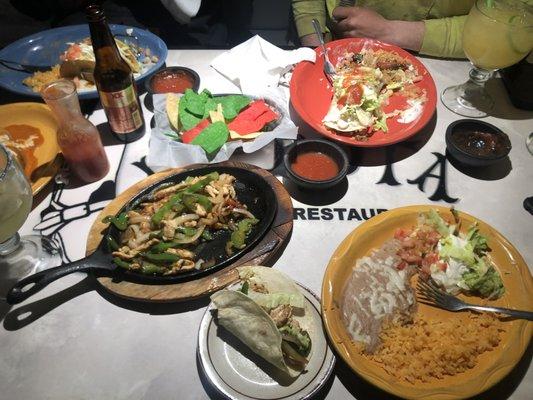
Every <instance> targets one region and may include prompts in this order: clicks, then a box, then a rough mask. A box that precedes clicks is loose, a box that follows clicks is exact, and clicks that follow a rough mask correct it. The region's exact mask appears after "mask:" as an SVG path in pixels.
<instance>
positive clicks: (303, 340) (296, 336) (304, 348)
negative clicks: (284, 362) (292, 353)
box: [279, 324, 311, 357]
mask: <svg viewBox="0 0 533 400" xmlns="http://www.w3.org/2000/svg"><path fill="white" fill-rule="evenodd" d="M279 331H280V333H281V334H282V335H283V337H284V339H285V340H286V341H287V342H289V344H291V345H293V348H294V349H295V350H296V351H298V353H299V354H300V355H302V356H304V357H307V356H308V355H309V352H310V350H311V338H310V337H309V334H308V333H307V332H306V331H302V330H299V329H297V328H295V327H294V326H292V325H290V324H288V325H285V326H282V327H281V328H279Z"/></svg>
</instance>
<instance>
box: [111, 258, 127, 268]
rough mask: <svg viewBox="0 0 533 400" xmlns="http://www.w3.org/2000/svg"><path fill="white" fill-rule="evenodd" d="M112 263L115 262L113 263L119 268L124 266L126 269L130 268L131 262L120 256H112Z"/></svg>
mask: <svg viewBox="0 0 533 400" xmlns="http://www.w3.org/2000/svg"><path fill="white" fill-rule="evenodd" d="M113 263H115V265H117V266H119V267H120V268H124V269H128V270H130V269H131V264H130V263H129V262H127V261H124V260H122V259H121V258H118V257H115V258H113Z"/></svg>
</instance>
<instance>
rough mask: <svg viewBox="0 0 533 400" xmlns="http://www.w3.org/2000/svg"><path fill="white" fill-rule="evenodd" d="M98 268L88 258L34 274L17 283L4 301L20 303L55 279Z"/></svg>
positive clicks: (92, 258) (90, 257)
mask: <svg viewBox="0 0 533 400" xmlns="http://www.w3.org/2000/svg"><path fill="white" fill-rule="evenodd" d="M98 267H101V266H100V265H99V264H96V263H95V259H94V257H93V256H89V257H85V258H82V259H81V260H78V261H74V262H71V263H68V264H63V265H60V266H59V267H55V268H50V269H45V270H44V271H41V272H37V273H36V274H33V275H30V276H27V277H26V278H24V279H21V280H20V281H18V282H17V283H16V284H15V285H14V286H13V287H12V288H11V289H10V290H9V292H8V293H7V296H6V301H7V302H8V303H9V304H17V303H20V302H21V301H24V300H26V299H27V298H28V297H30V296H32V295H34V294H35V293H37V292H39V291H41V290H42V289H43V288H45V287H46V286H47V285H48V284H49V283H51V282H53V281H55V280H56V279H59V278H61V277H63V276H65V275H69V274H72V273H74V272H89V271H90V270H93V269H95V268H98ZM28 285H32V286H31V287H29V288H28V289H26V290H24V288H25V287H27V286H28Z"/></svg>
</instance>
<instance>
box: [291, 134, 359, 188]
mask: <svg viewBox="0 0 533 400" xmlns="http://www.w3.org/2000/svg"><path fill="white" fill-rule="evenodd" d="M309 152H316V153H322V154H325V155H327V156H329V157H331V158H332V159H333V160H334V161H335V163H337V166H338V167H339V172H338V173H337V175H336V176H334V177H333V178H331V179H327V180H323V181H317V180H311V179H308V178H304V177H302V176H300V175H298V174H297V173H296V172H294V171H293V170H292V163H293V161H294V160H295V158H296V156H297V155H298V154H302V153H309ZM283 164H284V165H285V170H286V171H287V177H288V178H289V179H290V180H292V181H293V182H294V183H295V184H296V185H298V186H300V187H302V188H304V189H326V188H330V187H332V186H335V185H336V184H338V183H340V182H341V181H342V180H343V179H344V177H345V176H346V174H347V172H348V166H349V162H348V156H347V155H346V152H345V151H344V150H343V149H342V148H341V147H340V146H338V145H336V144H335V143H333V142H328V141H327V140H320V139H313V140H300V141H297V142H294V143H293V144H292V145H291V146H290V147H289V148H288V149H287V151H286V152H285V155H284V156H283Z"/></svg>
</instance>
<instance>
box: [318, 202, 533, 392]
mask: <svg viewBox="0 0 533 400" xmlns="http://www.w3.org/2000/svg"><path fill="white" fill-rule="evenodd" d="M431 210H433V211H431ZM435 211H436V213H437V214H439V215H441V216H442V217H443V218H444V219H445V220H447V221H453V219H454V218H455V219H456V221H460V224H457V225H451V226H452V228H450V232H451V230H452V229H453V228H454V227H455V226H457V229H455V230H454V232H455V233H454V234H456V235H458V236H459V235H460V236H461V237H466V236H467V235H470V236H471V229H470V227H475V230H476V231H477V232H479V234H480V237H481V235H482V237H484V238H486V241H487V244H488V248H487V249H488V250H487V258H486V259H485V261H486V262H487V264H489V265H492V266H493V268H491V269H492V271H491V272H493V273H494V276H496V278H497V279H498V282H499V284H500V286H499V287H498V286H497V285H496V287H497V288H499V289H502V286H501V285H502V284H503V290H499V292H498V295H497V296H492V297H498V298H497V299H496V300H494V299H491V296H485V297H483V296H482V295H481V294H479V293H477V294H474V293H468V292H467V294H459V295H458V297H460V298H463V299H464V300H466V301H467V302H470V303H474V304H487V305H495V306H501V307H507V308H514V309H520V310H528V311H530V310H533V299H532V297H531V295H530V293H532V292H533V278H532V276H531V273H530V271H529V269H528V267H527V265H526V263H525V261H524V260H523V258H522V257H521V256H520V254H519V253H518V251H517V250H516V249H515V248H514V247H513V245H511V244H510V243H509V241H508V240H507V239H505V238H504V237H503V236H502V235H501V234H500V233H499V232H497V231H496V230H495V229H493V228H492V227H491V226H489V225H488V224H486V223H484V222H482V221H480V220H478V219H476V218H474V217H472V216H470V215H468V214H465V213H462V212H455V217H453V216H452V215H453V214H454V213H451V212H450V209H448V208H445V207H439V206H427V205H421V206H409V207H402V208H397V209H394V210H391V211H388V212H385V213H382V214H380V215H378V216H376V217H374V218H372V219H370V220H368V221H366V222H365V223H363V224H362V225H360V226H359V227H358V228H356V229H355V230H354V231H353V232H352V233H351V234H349V235H348V236H347V237H346V238H345V239H344V241H343V242H342V243H341V244H340V246H339V247H338V248H337V250H336V251H335V253H334V254H333V256H332V257H331V259H330V262H329V265H328V267H327V270H326V273H325V276H324V281H323V284H322V310H323V313H322V315H323V318H324V324H325V327H326V331H327V332H328V335H329V337H330V339H331V342H332V343H333V346H334V347H335V348H336V350H337V352H338V353H339V354H340V355H341V357H342V358H343V359H344V361H345V362H346V363H347V364H348V365H349V366H350V368H351V369H352V370H353V371H354V372H356V373H357V374H358V375H360V376H361V377H363V378H364V379H366V380H367V381H369V382H370V383H372V384H374V385H376V386H377V387H379V388H381V389H383V390H385V391H387V392H389V393H392V394H394V395H397V396H401V397H405V398H412V399H455V398H466V397H470V396H474V395H476V394H478V393H481V392H483V391H485V390H487V389H489V388H490V387H492V386H493V385H494V384H496V383H497V382H499V381H500V380H501V379H502V378H504V377H505V376H506V375H507V374H508V373H509V372H510V371H511V370H512V369H513V367H514V366H515V365H516V364H517V363H518V361H519V360H520V359H521V357H522V356H523V354H524V352H525V351H526V349H527V346H528V344H529V341H530V338H531V336H532V334H533V324H531V323H529V322H528V321H525V320H513V319H508V318H498V317H496V316H493V315H491V314H489V313H484V314H474V313H472V312H470V311H466V312H456V313H453V312H450V311H445V310H442V309H439V308H436V307H433V306H430V305H427V304H423V303H422V302H420V301H419V300H416V298H417V297H418V296H417V295H416V291H415V289H414V288H415V287H416V281H417V279H428V278H427V276H424V274H423V271H424V268H426V267H427V266H426V267H425V265H426V264H430V263H432V262H433V264H432V265H431V271H434V270H435V271H437V272H438V268H440V267H442V269H444V270H445V269H446V267H447V268H449V269H450V268H451V266H452V262H451V259H450V260H449V265H447V266H442V265H441V264H442V263H441V261H436V259H435V260H433V261H429V262H427V263H426V261H427V258H429V256H428V254H429V251H428V250H427V249H423V250H420V254H421V255H422V256H423V257H425V258H424V260H422V261H421V262H420V265H419V267H420V268H415V269H414V270H413V271H412V272H411V273H410V274H409V273H407V272H406V271H408V268H409V267H408V268H407V269H405V270H404V268H405V265H406V263H405V262H404V260H406V259H407V260H410V258H409V257H411V256H412V255H413V253H414V252H413V251H411V249H412V248H413V247H414V246H415V245H414V244H412V243H409V244H408V245H407V246H404V248H402V245H401V243H407V242H411V241H412V240H411V239H412V238H413V237H414V236H416V235H418V233H417V234H416V235H415V234H413V233H411V236H408V235H409V232H413V227H414V226H417V224H418V226H419V225H420V220H421V214H424V215H428V213H430V212H433V213H434V212H435ZM467 231H468V233H467ZM405 232H408V233H405ZM422 236H424V238H426V237H429V238H430V239H429V241H430V242H431V240H432V239H431V232H430V233H429V234H428V233H427V232H423V235H422ZM443 237H444V236H443ZM391 242H394V243H392V244H391ZM395 243H396V244H398V246H399V247H398V248H399V249H400V250H398V249H397V248H395V247H394V244H395ZM442 243H443V242H442V241H440V239H437V241H434V242H433V244H434V249H437V248H438V252H439V253H440V254H443V253H444V251H443V250H442V248H443V245H442ZM437 246H438V247H437ZM406 248H407V250H409V252H407V253H406V252H405V250H406ZM391 249H392V250H391ZM390 254H392V256H391V255H390ZM398 255H399V256H398ZM395 257H396V258H398V260H397V261H396V260H395ZM475 257H476V259H477V258H478V256H475ZM356 261H357V266H356ZM379 264H383V265H385V267H383V265H379ZM391 266H394V272H391V270H390V269H387V267H391ZM398 266H399V267H398ZM354 267H355V268H354ZM380 268H381V270H380ZM426 269H427V270H428V271H429V268H426ZM365 271H366V272H368V274H366V275H365V273H366V272H365ZM450 271H451V269H450ZM372 274H375V276H372ZM431 277H432V278H433V275H431ZM498 277H499V278H498ZM354 278H355V279H354ZM402 279H403V282H402ZM391 283H394V284H393V285H391ZM404 284H405V285H404ZM357 285H360V286H359V287H357ZM380 287H381V289H380ZM369 288H370V289H369ZM398 288H401V289H402V290H399V289H398ZM379 290H383V292H384V293H386V295H385V298H386V299H388V300H387V301H385V304H379V303H376V302H371V301H370V300H369V299H371V298H370V297H369V298H368V299H366V300H365V299H362V297H363V298H364V295H359V293H363V294H364V293H365V291H366V292H376V291H377V292H379ZM352 293H357V294H356V295H353V296H352ZM361 296H362V297H361ZM357 297H359V298H357ZM355 298H357V299H355ZM373 298H374V299H376V297H373ZM377 298H379V296H378V297H377ZM381 298H382V299H383V298H384V297H383V296H381ZM354 299H355V300H354ZM365 301H368V303H365ZM391 304H394V307H392V306H391ZM365 306H367V307H368V308H367V309H366V310H363V312H361V310H362V309H364V307H365ZM358 307H359V314H357V313H356V312H353V311H354V310H355V309H356V308H358ZM376 310H378V312H377V314H373V313H375V312H376ZM383 310H389V311H390V310H393V311H391V314H390V318H388V319H382V320H380V321H381V322H380V323H382V325H380V326H379V329H370V328H369V327H372V328H376V320H368V319H366V318H367V317H368V316H369V315H378V314H379V315H380V316H382V315H384V313H383ZM384 321H386V322H384ZM378 325H379V324H378ZM367 328H368V329H367ZM354 337H355V338H356V339H357V340H355V339H354Z"/></svg>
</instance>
